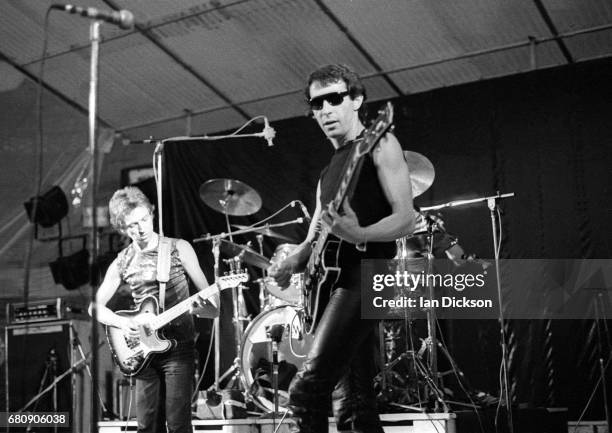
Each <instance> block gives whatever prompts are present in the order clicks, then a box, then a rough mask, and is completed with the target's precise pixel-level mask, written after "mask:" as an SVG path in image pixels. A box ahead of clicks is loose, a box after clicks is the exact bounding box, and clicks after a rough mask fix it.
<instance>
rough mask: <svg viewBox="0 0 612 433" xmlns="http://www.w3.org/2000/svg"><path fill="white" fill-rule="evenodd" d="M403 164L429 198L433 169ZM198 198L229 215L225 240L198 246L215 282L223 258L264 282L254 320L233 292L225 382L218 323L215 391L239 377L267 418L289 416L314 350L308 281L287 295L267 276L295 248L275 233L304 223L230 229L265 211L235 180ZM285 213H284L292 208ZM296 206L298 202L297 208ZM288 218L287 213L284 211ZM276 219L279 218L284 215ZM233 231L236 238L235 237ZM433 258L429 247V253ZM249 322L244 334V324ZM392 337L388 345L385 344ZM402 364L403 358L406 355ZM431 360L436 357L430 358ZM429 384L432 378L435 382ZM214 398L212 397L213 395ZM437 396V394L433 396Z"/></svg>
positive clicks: (219, 182)
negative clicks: (206, 253) (267, 241)
mask: <svg viewBox="0 0 612 433" xmlns="http://www.w3.org/2000/svg"><path fill="white" fill-rule="evenodd" d="M404 157H405V159H406V162H407V164H408V167H409V170H410V180H411V185H412V195H413V197H417V196H419V195H421V194H423V193H424V192H425V191H426V190H427V189H428V188H429V187H430V186H431V185H432V184H433V181H434V178H435V171H434V167H433V164H432V163H431V162H430V161H429V160H428V159H427V158H426V157H425V156H423V155H421V154H419V153H416V152H411V151H405V152H404ZM199 195H200V198H201V199H202V201H203V202H204V203H205V204H206V205H207V206H209V207H210V208H212V209H214V210H215V211H217V212H220V213H223V215H224V217H225V223H226V226H227V232H226V233H221V234H219V235H207V236H205V237H201V238H198V239H194V242H202V241H207V242H211V243H212V251H213V256H214V259H215V276H216V277H218V276H219V265H220V260H219V259H220V256H221V255H222V256H223V257H225V258H224V262H225V263H227V264H228V265H229V267H230V269H231V270H232V271H235V270H238V269H239V268H240V267H241V266H242V265H243V264H248V265H251V266H253V267H255V268H257V269H259V270H260V273H261V277H259V276H258V277H259V278H257V279H255V282H256V283H257V285H258V286H259V291H260V293H259V304H260V305H259V306H260V312H259V314H258V315H257V316H256V317H255V318H253V319H251V318H250V317H247V314H246V308H245V303H244V297H243V294H242V291H243V290H244V289H246V287H244V286H239V287H237V288H235V289H233V292H232V302H233V323H234V334H235V345H236V354H237V357H236V359H235V361H234V365H233V366H232V367H231V368H230V369H229V370H228V371H226V372H225V373H224V374H223V375H220V374H219V365H218V360H219V344H218V340H219V338H217V336H218V335H219V333H218V319H217V320H216V325H215V332H216V337H215V340H216V345H215V349H216V350H215V352H216V353H215V384H214V385H213V387H211V388H214V391H219V383H220V381H223V380H225V378H227V377H228V376H229V375H231V374H233V375H234V376H233V377H234V378H236V379H239V380H236V381H231V382H230V383H232V384H234V383H239V384H241V389H242V391H244V393H245V397H246V398H247V399H250V400H251V401H253V403H254V404H255V405H256V406H257V407H259V408H260V409H261V410H263V411H264V412H267V413H273V414H276V413H278V412H279V409H281V410H282V409H284V407H285V406H286V403H287V398H288V387H289V383H290V381H291V379H292V378H293V376H295V374H296V373H297V372H298V371H299V370H301V369H302V366H303V363H304V361H305V358H306V356H307V354H308V351H309V349H310V347H311V346H312V338H313V336H312V335H310V334H307V333H305V332H303V330H302V321H301V316H302V311H303V277H302V274H295V275H293V276H292V277H291V282H290V285H289V287H287V288H281V287H279V286H278V284H276V282H275V281H274V279H272V278H271V277H268V276H267V275H266V270H267V268H268V267H269V266H270V265H271V264H273V263H277V262H280V261H282V260H284V259H285V258H286V257H287V256H288V255H289V254H290V253H291V251H292V250H293V249H294V248H295V247H296V245H295V244H294V243H292V242H293V240H292V239H291V238H289V237H288V236H286V235H283V234H282V233H279V232H277V231H276V230H275V229H276V228H278V227H282V226H286V225H289V224H297V223H302V222H304V219H303V218H297V219H295V220H292V221H287V222H282V223H277V224H269V223H266V221H267V220H268V219H269V218H268V219H265V220H263V221H262V222H260V223H256V224H253V225H250V226H245V225H236V224H233V225H231V224H230V220H229V217H230V216H246V215H252V214H255V213H256V212H258V211H259V209H260V208H261V206H262V199H261V196H260V195H259V193H258V192H257V191H256V190H255V189H253V188H252V187H250V186H249V185H247V184H246V183H244V182H241V181H239V180H235V179H212V180H209V181H207V182H205V183H203V184H202V185H201V186H200V189H199ZM288 206H289V205H287V206H286V207H288ZM291 206H293V202H292V204H291ZM282 210H284V208H283V209H281V210H280V211H282ZM280 211H279V212H277V213H275V214H274V215H277V214H278V213H280ZM232 227H233V231H232ZM436 227H437V226H436V223H435V221H434V222H429V224H428V231H429V233H430V236H427V234H425V237H426V238H428V239H429V241H430V244H431V243H433V240H432V239H433V236H432V235H431V233H432V232H433V231H435V229H436ZM247 233H254V234H256V239H257V242H258V246H259V251H256V250H255V249H253V247H252V245H251V243H250V242H249V243H248V244H245V245H242V244H238V243H235V242H234V240H233V237H234V236H237V235H243V234H247ZM264 237H268V238H272V239H276V240H280V241H282V242H283V243H281V244H279V245H278V246H277V247H276V249H275V251H274V254H273V255H272V257H271V258H270V259H268V258H267V257H265V255H264V254H263V239H264ZM410 238H411V236H409V237H406V238H402V239H398V240H397V241H396V243H397V253H398V254H397V256H396V259H403V258H406V257H407V256H406V254H405V249H406V245H407V244H408V243H409V242H407V241H408V240H409V239H410ZM429 249H430V250H431V245H430V248H429ZM246 322H249V323H248V325H247V326H246V328H245V327H244V324H245V323H246ZM428 328H429V333H430V334H431V330H432V329H434V330H435V324H432V323H429V324H428ZM380 331H381V332H380V334H381V337H380V338H381V343H382V344H381V350H384V347H385V341H386V340H385V339H387V340H388V339H389V338H390V337H389V335H387V336H386V337H385V334H389V332H387V331H388V330H386V329H385V328H384V325H383V324H381V329H380ZM387 337H389V338H387ZM427 340H428V342H429V345H428V346H429V351H431V352H435V350H431V349H432V347H435V346H432V344H435V335H434V336H433V341H432V335H429V336H428V337H427ZM381 354H383V356H381V359H382V360H383V361H384V362H383V372H382V376H379V377H382V382H383V383H382V384H381V385H382V387H383V389H384V388H385V386H386V384H385V382H386V379H385V377H386V376H385V369H387V370H388V369H391V368H392V367H393V366H394V365H395V364H396V361H393V360H390V359H389V358H388V357H387V359H385V357H384V353H383V352H381ZM402 356H404V357H405V354H403V355H402ZM429 356H431V357H434V362H435V354H433V353H431V354H430V355H429ZM429 367H430V370H429V371H430V372H431V373H433V374H434V375H435V374H436V370H435V365H434V366H431V365H430V366H429ZM429 380H431V378H429ZM209 391H211V389H209ZM434 392H435V391H434Z"/></svg>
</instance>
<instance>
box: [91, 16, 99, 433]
mask: <svg viewBox="0 0 612 433" xmlns="http://www.w3.org/2000/svg"><path fill="white" fill-rule="evenodd" d="M89 38H90V41H91V68H90V84H89V107H88V108H89V149H90V151H91V155H92V158H91V166H92V167H91V177H92V179H91V210H92V224H91V240H92V244H93V245H92V254H91V264H90V267H89V269H90V280H91V289H92V290H91V349H92V357H91V371H92V375H93V378H92V381H91V382H92V383H91V385H92V386H91V424H90V432H91V433H95V432H97V431H98V400H97V399H96V396H97V394H98V380H97V379H98V311H97V308H96V292H97V285H98V276H97V275H94V272H97V270H96V267H97V262H98V247H99V239H98V212H97V208H96V194H97V191H96V190H97V189H98V164H97V162H98V148H97V147H96V114H97V111H96V110H97V95H98V57H99V52H100V21H97V20H94V21H91V24H90V31H89Z"/></svg>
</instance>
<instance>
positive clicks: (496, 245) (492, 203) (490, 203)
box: [421, 191, 514, 433]
mask: <svg viewBox="0 0 612 433" xmlns="http://www.w3.org/2000/svg"><path fill="white" fill-rule="evenodd" d="M509 197H514V193H513V192H511V193H505V194H500V192H499V191H498V192H497V194H496V195H494V196H489V197H479V198H475V199H469V200H457V201H452V202H449V203H444V204H441V205H436V206H429V207H423V208H421V210H423V211H426V210H438V209H442V208H445V207H456V206H464V205H467V204H472V203H479V202H484V201H486V202H487V207H488V208H489V211H490V214H491V229H492V232H493V253H494V256H495V276H496V283H497V297H498V302H499V319H498V321H499V325H500V340H501V341H500V344H501V349H502V367H501V368H502V373H503V374H502V378H501V379H502V387H501V388H502V389H500V393H502V394H503V400H505V405H506V414H507V421H508V429H509V432H510V433H513V432H514V425H513V420H512V401H511V400H510V390H509V380H508V345H507V341H506V323H505V318H504V310H503V302H502V301H503V300H502V293H501V276H500V267H499V253H500V240H499V239H498V234H497V233H498V229H497V226H498V224H501V223H500V222H499V221H498V218H497V213H498V212H500V211H499V206H498V200H501V199H504V198H509Z"/></svg>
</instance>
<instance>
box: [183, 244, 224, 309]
mask: <svg viewBox="0 0 612 433" xmlns="http://www.w3.org/2000/svg"><path fill="white" fill-rule="evenodd" d="M176 249H177V250H178V253H179V257H180V259H181V263H182V264H183V268H184V269H185V272H187V275H189V278H190V279H191V281H193V284H195V286H196V288H197V289H198V290H200V291H201V290H204V289H205V288H206V287H208V285H209V284H208V281H207V280H206V276H205V275H204V272H203V271H202V268H201V267H200V263H199V262H198V256H197V255H196V253H195V251H194V250H193V247H192V246H191V245H190V244H189V242H187V241H185V240H183V239H179V240H178V241H177V242H176ZM219 304H220V300H219V294H218V293H217V294H215V295H213V296H212V297H210V298H208V299H206V300H203V302H200V303H198V304H197V305H195V307H197V309H195V310H194V311H193V313H195V314H196V315H197V316H199V317H208V318H212V317H217V316H218V315H219Z"/></svg>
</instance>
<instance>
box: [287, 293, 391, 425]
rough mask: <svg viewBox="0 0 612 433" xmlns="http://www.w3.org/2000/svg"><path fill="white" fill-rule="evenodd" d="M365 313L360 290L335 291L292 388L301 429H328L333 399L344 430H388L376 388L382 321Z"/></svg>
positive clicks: (338, 418) (296, 414) (294, 413)
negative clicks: (376, 357) (378, 324)
mask: <svg viewBox="0 0 612 433" xmlns="http://www.w3.org/2000/svg"><path fill="white" fill-rule="evenodd" d="M360 315H361V294H360V292H359V291H358V290H347V289H343V288H338V289H336V290H335V291H334V292H333V293H332V296H331V299H330V301H329V303H328V305H327V307H326V308H325V311H324V313H323V316H322V318H321V320H320V322H319V324H318V327H317V329H316V332H315V338H314V342H313V346H312V348H311V350H310V352H309V353H308V357H307V359H306V362H305V363H304V366H303V371H301V372H300V373H298V374H297V375H296V377H295V378H294V380H293V382H292V384H291V386H290V388H289V407H290V408H291V410H292V411H293V415H294V418H295V420H296V422H297V426H298V431H299V432H300V433H322V432H327V431H328V423H327V413H328V408H329V403H330V398H331V400H333V404H332V409H333V413H334V417H335V419H336V423H337V429H338V431H339V432H360V433H382V432H383V429H382V426H381V423H380V418H379V417H378V412H377V410H376V395H375V393H374V387H373V379H374V376H375V374H376V366H375V363H374V355H375V348H376V333H375V326H376V322H375V321H369V320H362V319H361V318H360Z"/></svg>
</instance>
